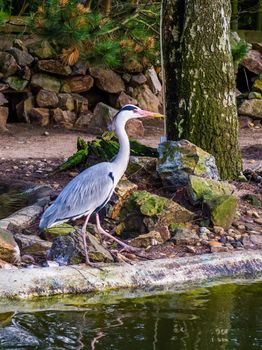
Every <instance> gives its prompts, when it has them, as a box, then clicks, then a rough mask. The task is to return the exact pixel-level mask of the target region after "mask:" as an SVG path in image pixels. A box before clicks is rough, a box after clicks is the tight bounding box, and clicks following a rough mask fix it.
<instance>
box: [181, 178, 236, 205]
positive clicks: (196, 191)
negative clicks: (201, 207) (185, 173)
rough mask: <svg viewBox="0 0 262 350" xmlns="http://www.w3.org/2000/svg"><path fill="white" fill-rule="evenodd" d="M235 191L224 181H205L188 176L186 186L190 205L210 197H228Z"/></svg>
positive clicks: (232, 186) (233, 187)
mask: <svg viewBox="0 0 262 350" xmlns="http://www.w3.org/2000/svg"><path fill="white" fill-rule="evenodd" d="M235 190H236V188H235V186H234V185H231V184H229V183H228V182H226V181H216V180H211V179H205V178H202V177H199V176H195V175H190V176H189V181H188V186H187V192H188V195H189V199H190V201H191V202H192V204H199V203H201V202H203V201H204V200H205V199H206V198H208V197H210V196H223V195H226V196H229V195H231V194H232V193H234V192H235Z"/></svg>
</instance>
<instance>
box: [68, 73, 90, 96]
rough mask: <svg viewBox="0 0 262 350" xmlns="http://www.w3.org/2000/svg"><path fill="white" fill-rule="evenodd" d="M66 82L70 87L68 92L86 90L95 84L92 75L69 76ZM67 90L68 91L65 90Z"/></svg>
mask: <svg viewBox="0 0 262 350" xmlns="http://www.w3.org/2000/svg"><path fill="white" fill-rule="evenodd" d="M66 83H67V85H68V87H69V91H67V92H85V91H88V90H90V89H91V87H92V86H93V85H94V79H93V78H92V77H91V76H90V75H85V76H79V77H78V76H77V77H72V78H68V79H67V80H66ZM65 92H66V91H65Z"/></svg>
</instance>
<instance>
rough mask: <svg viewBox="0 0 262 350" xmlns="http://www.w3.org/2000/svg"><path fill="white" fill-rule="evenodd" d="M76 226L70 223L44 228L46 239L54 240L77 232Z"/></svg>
mask: <svg viewBox="0 0 262 350" xmlns="http://www.w3.org/2000/svg"><path fill="white" fill-rule="evenodd" d="M75 230H76V228H75V227H73V226H71V225H69V224H60V225H56V226H53V227H50V228H47V229H45V230H44V237H45V239H47V240H49V241H52V240H53V239H54V238H56V237H58V236H65V235H68V234H69V233H71V232H75Z"/></svg>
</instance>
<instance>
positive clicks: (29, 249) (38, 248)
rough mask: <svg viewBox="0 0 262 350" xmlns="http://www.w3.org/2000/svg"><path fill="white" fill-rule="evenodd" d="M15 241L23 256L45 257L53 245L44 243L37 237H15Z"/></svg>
mask: <svg viewBox="0 0 262 350" xmlns="http://www.w3.org/2000/svg"><path fill="white" fill-rule="evenodd" d="M15 240H16V242H17V244H18V246H19V248H20V250H21V252H22V254H30V255H34V256H42V257H43V256H44V257H45V255H46V253H47V251H48V250H49V249H50V248H51V246H52V243H50V242H47V241H44V240H43V239H41V238H40V237H38V236H36V235H24V234H21V233H19V234H17V235H15Z"/></svg>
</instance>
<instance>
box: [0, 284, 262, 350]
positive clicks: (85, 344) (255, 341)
mask: <svg viewBox="0 0 262 350" xmlns="http://www.w3.org/2000/svg"><path fill="white" fill-rule="evenodd" d="M81 300H82V304H81ZM86 300H87V299H85V297H81V298H79V297H78V298H76V299H74V297H72V299H71V301H72V305H74V307H75V305H78V307H79V311H78V310H76V309H75V310H73V309H72V310H71V311H52V310H51V311H45V312H34V313H29V312H23V313H19V312H18V313H14V314H12V313H10V312H9V313H8V312H6V313H5V314H2V317H1V314H0V349H50V350H51V349H52V350H57V349H61V350H62V349H97V350H99V349H103V350H107V349H121V350H122V349H123V350H131V349H132V350H133V349H138V350H149V349H150V350H151V349H152V350H156V349H159V350H160V349H164V350H169V349H170V350H176V349H177V350H191V349H192V350H198V349H199V350H209V349H210V350H220V349H221V350H222V349H232V350H233V349H241V350H253V349H261V348H262V283H261V282H259V283H254V284H249V285H237V284H234V285H233V284H228V285H220V286H215V287H211V288H202V289H195V290H191V291H188V292H184V293H181V294H171V293H168V294H165V295H157V296H156V295H154V296H148V297H144V298H133V299H124V300H119V301H116V299H114V301H112V303H110V302H109V300H108V299H107V302H106V303H98V304H96V303H93V304H92V303H91V304H90V303H88V302H86ZM62 301H63V299H62V300H61V302H62ZM67 303H68V299H67Z"/></svg>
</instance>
